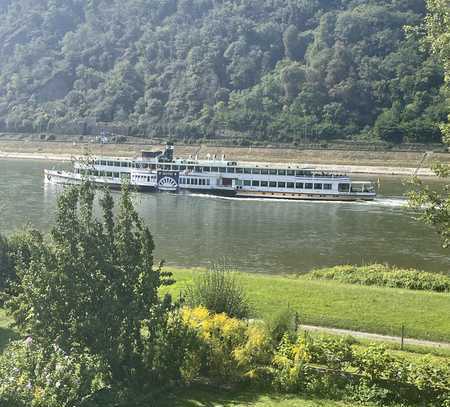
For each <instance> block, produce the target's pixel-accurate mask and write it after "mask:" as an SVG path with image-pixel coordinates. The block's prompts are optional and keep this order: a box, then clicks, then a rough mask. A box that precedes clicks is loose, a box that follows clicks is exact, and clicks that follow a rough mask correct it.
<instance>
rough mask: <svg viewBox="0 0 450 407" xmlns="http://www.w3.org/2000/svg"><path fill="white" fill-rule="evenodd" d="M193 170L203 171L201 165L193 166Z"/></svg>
mask: <svg viewBox="0 0 450 407" xmlns="http://www.w3.org/2000/svg"><path fill="white" fill-rule="evenodd" d="M195 171H197V172H203V167H199V166H196V167H195Z"/></svg>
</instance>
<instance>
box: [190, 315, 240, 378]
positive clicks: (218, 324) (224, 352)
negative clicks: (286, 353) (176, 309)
mask: <svg viewBox="0 0 450 407" xmlns="http://www.w3.org/2000/svg"><path fill="white" fill-rule="evenodd" d="M183 320H184V321H185V323H186V324H187V325H188V326H189V327H191V328H192V329H194V330H195V331H196V332H197V334H198V337H199V338H200V340H201V342H202V345H201V346H200V347H199V348H198V352H200V353H199V354H197V355H195V356H192V358H193V359H194V360H202V367H201V370H202V371H203V373H204V374H207V375H208V376H209V377H211V378H213V379H228V380H231V381H235V380H238V379H239V378H240V377H241V376H242V370H241V369H238V362H237V360H236V358H235V353H234V351H235V350H236V349H238V348H241V347H242V346H244V344H245V342H246V329H247V325H246V324H245V323H244V322H243V321H240V320H238V319H236V318H231V317H229V316H227V315H226V314H224V313H221V314H214V313H210V312H209V311H208V310H207V309H206V308H205V307H196V308H194V309H190V308H185V309H184V310H183Z"/></svg>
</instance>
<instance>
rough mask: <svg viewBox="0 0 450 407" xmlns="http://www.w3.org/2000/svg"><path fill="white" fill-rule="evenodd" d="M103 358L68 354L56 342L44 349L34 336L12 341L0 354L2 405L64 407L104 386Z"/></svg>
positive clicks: (78, 402)
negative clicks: (0, 354) (35, 340)
mask: <svg viewBox="0 0 450 407" xmlns="http://www.w3.org/2000/svg"><path fill="white" fill-rule="evenodd" d="M104 372H105V366H103V365H102V363H101V362H100V359H99V358H97V357H95V356H92V355H89V354H87V353H83V354H77V355H72V354H66V353H65V352H63V351H62V350H61V349H60V348H58V347H57V346H56V345H53V347H52V348H50V349H44V348H42V347H40V346H39V345H37V344H35V343H33V341H32V339H31V338H27V339H26V340H25V341H16V342H12V343H11V344H10V345H9V346H8V348H7V349H6V350H5V351H4V353H3V354H2V356H1V357H0V405H2V406H3V405H5V406H8V407H30V406H31V407H65V406H73V405H79V404H80V403H81V401H82V400H83V399H84V398H86V397H88V396H90V395H92V394H94V393H95V392H97V391H98V390H100V389H102V388H103V387H104V386H105V378H106V375H105V373H104Z"/></svg>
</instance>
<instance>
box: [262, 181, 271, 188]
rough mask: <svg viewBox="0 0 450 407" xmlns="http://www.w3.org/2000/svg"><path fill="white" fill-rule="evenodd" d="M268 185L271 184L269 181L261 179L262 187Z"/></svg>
mask: <svg viewBox="0 0 450 407" xmlns="http://www.w3.org/2000/svg"><path fill="white" fill-rule="evenodd" d="M268 185H269V183H268V182H267V181H261V186H262V187H267V186H268Z"/></svg>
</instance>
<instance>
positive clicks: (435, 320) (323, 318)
mask: <svg viewBox="0 0 450 407" xmlns="http://www.w3.org/2000/svg"><path fill="white" fill-rule="evenodd" d="M167 270H169V271H171V272H172V273H173V275H174V278H175V280H176V284H175V285H173V286H171V287H170V288H169V289H168V291H169V292H170V293H171V294H172V295H173V296H174V298H178V296H179V294H180V292H181V291H182V290H183V289H184V288H185V287H186V285H187V284H189V283H190V282H191V281H192V278H193V276H194V273H196V272H198V271H199V270H201V269H178V268H167ZM241 278H242V284H243V286H244V288H245V289H246V291H247V293H248V295H249V297H250V299H251V301H252V303H253V305H254V308H255V310H256V314H257V317H261V318H264V317H267V316H271V315H274V314H275V313H277V312H279V310H280V309H283V308H286V307H290V308H291V309H294V310H296V311H297V312H298V313H299V316H300V321H301V323H302V324H306V325H315V326H323V327H331V328H342V329H351V330H355V331H363V332H370V333H375V334H382V335H394V336H399V335H400V333H401V327H402V325H404V326H405V336H407V337H410V338H416V339H425V340H432V341H442V342H445V341H448V338H450V295H449V294H447V293H435V292H425V291H415V290H408V289H398V288H384V287H383V288H379V287H367V286H360V285H350V284H342V283H338V282H335V281H312V280H307V279H303V278H298V277H281V276H271V275H260V274H256V273H252V274H250V273H242V276H241Z"/></svg>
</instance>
